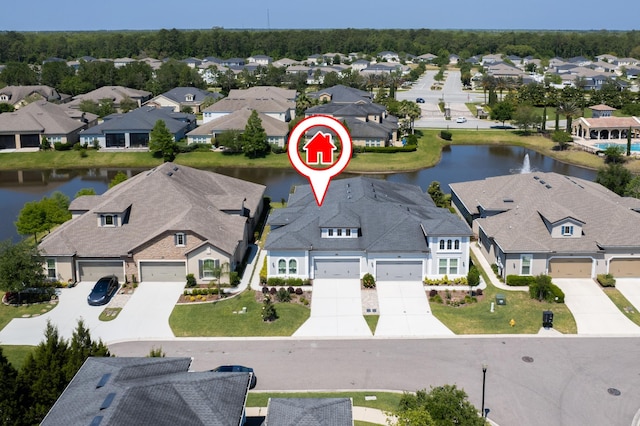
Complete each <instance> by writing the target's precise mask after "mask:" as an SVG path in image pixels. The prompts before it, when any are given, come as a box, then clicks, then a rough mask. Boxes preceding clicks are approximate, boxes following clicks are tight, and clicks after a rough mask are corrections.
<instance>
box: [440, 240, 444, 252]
mask: <svg viewBox="0 0 640 426" xmlns="http://www.w3.org/2000/svg"><path fill="white" fill-rule="evenodd" d="M440 250H444V240H440Z"/></svg>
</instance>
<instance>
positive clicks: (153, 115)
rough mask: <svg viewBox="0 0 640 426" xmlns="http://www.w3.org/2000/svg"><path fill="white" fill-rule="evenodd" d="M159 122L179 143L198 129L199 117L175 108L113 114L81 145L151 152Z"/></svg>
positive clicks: (87, 134)
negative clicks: (150, 142)
mask: <svg viewBox="0 0 640 426" xmlns="http://www.w3.org/2000/svg"><path fill="white" fill-rule="evenodd" d="M158 120H162V121H164V122H165V124H166V126H167V129H169V132H171V134H172V135H173V138H174V140H175V141H179V140H182V139H184V138H185V136H186V134H187V132H189V131H190V130H192V129H193V128H195V126H196V116H195V115H193V114H186V113H182V112H174V111H173V108H171V107H166V108H156V107H153V106H144V107H141V108H138V109H134V110H133V111H129V112H127V113H126V114H111V115H108V116H106V117H104V121H103V122H102V123H101V124H99V125H97V126H94V127H91V128H90V129H87V130H85V131H84V132H82V133H81V134H80V142H82V143H86V144H89V145H92V144H94V143H96V142H97V143H98V145H99V146H100V147H102V148H119V149H127V148H148V147H149V138H150V134H151V131H152V130H153V127H154V126H155V124H156V122H157V121H158Z"/></svg>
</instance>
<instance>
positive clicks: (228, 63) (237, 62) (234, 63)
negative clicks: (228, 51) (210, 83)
mask: <svg viewBox="0 0 640 426" xmlns="http://www.w3.org/2000/svg"><path fill="white" fill-rule="evenodd" d="M245 64H246V61H245V60H244V59H243V58H229V59H223V60H222V62H220V65H222V66H225V67H244V65H245Z"/></svg>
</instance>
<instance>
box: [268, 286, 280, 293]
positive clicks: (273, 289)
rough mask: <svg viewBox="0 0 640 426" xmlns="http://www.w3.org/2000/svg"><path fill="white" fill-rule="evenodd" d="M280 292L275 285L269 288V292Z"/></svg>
mask: <svg viewBox="0 0 640 426" xmlns="http://www.w3.org/2000/svg"><path fill="white" fill-rule="evenodd" d="M277 292H278V290H277V289H276V288H275V287H271V288H270V289H269V294H276V293H277Z"/></svg>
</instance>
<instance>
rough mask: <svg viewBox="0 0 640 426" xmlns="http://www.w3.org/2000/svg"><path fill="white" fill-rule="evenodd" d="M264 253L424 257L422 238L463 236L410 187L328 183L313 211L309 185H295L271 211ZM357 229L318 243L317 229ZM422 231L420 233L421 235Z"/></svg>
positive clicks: (450, 218)
mask: <svg viewBox="0 0 640 426" xmlns="http://www.w3.org/2000/svg"><path fill="white" fill-rule="evenodd" d="M268 223H269V224H270V225H272V228H271V232H270V234H269V236H268V237H267V242H266V246H265V247H266V248H267V249H268V250H280V249H298V250H299V249H308V248H309V247H310V246H313V249H314V250H336V249H338V250H367V251H378V252H385V251H386V252H389V251H398V252H402V251H406V252H427V251H428V250H429V248H428V247H427V244H426V240H425V237H424V233H425V232H426V234H427V236H439V235H451V236H468V235H471V231H470V229H469V227H468V226H467V224H466V223H465V222H463V221H462V220H460V219H459V218H458V217H457V216H456V215H453V214H451V213H450V212H449V211H448V210H445V209H441V208H438V207H436V206H435V205H434V204H433V201H432V200H431V197H429V195H428V194H425V193H424V192H422V190H421V189H420V188H419V187H418V186H415V185H409V184H401V183H392V182H387V181H384V180H379V179H372V178H366V177H357V178H347V179H337V180H334V181H333V182H331V184H330V186H329V189H328V191H327V194H326V196H325V199H324V202H323V204H322V206H321V207H318V205H317V203H316V200H315V198H314V196H313V194H312V192H311V188H310V186H309V185H302V186H297V187H296V189H295V191H294V193H293V194H291V195H290V196H289V202H288V205H287V207H286V208H284V209H277V210H275V211H273V212H272V213H271V215H270V217H269V220H268ZM325 227H344V228H346V227H358V228H360V229H361V230H362V236H360V237H359V238H344V239H329V238H321V235H320V231H321V228H325ZM423 229H424V232H423Z"/></svg>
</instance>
